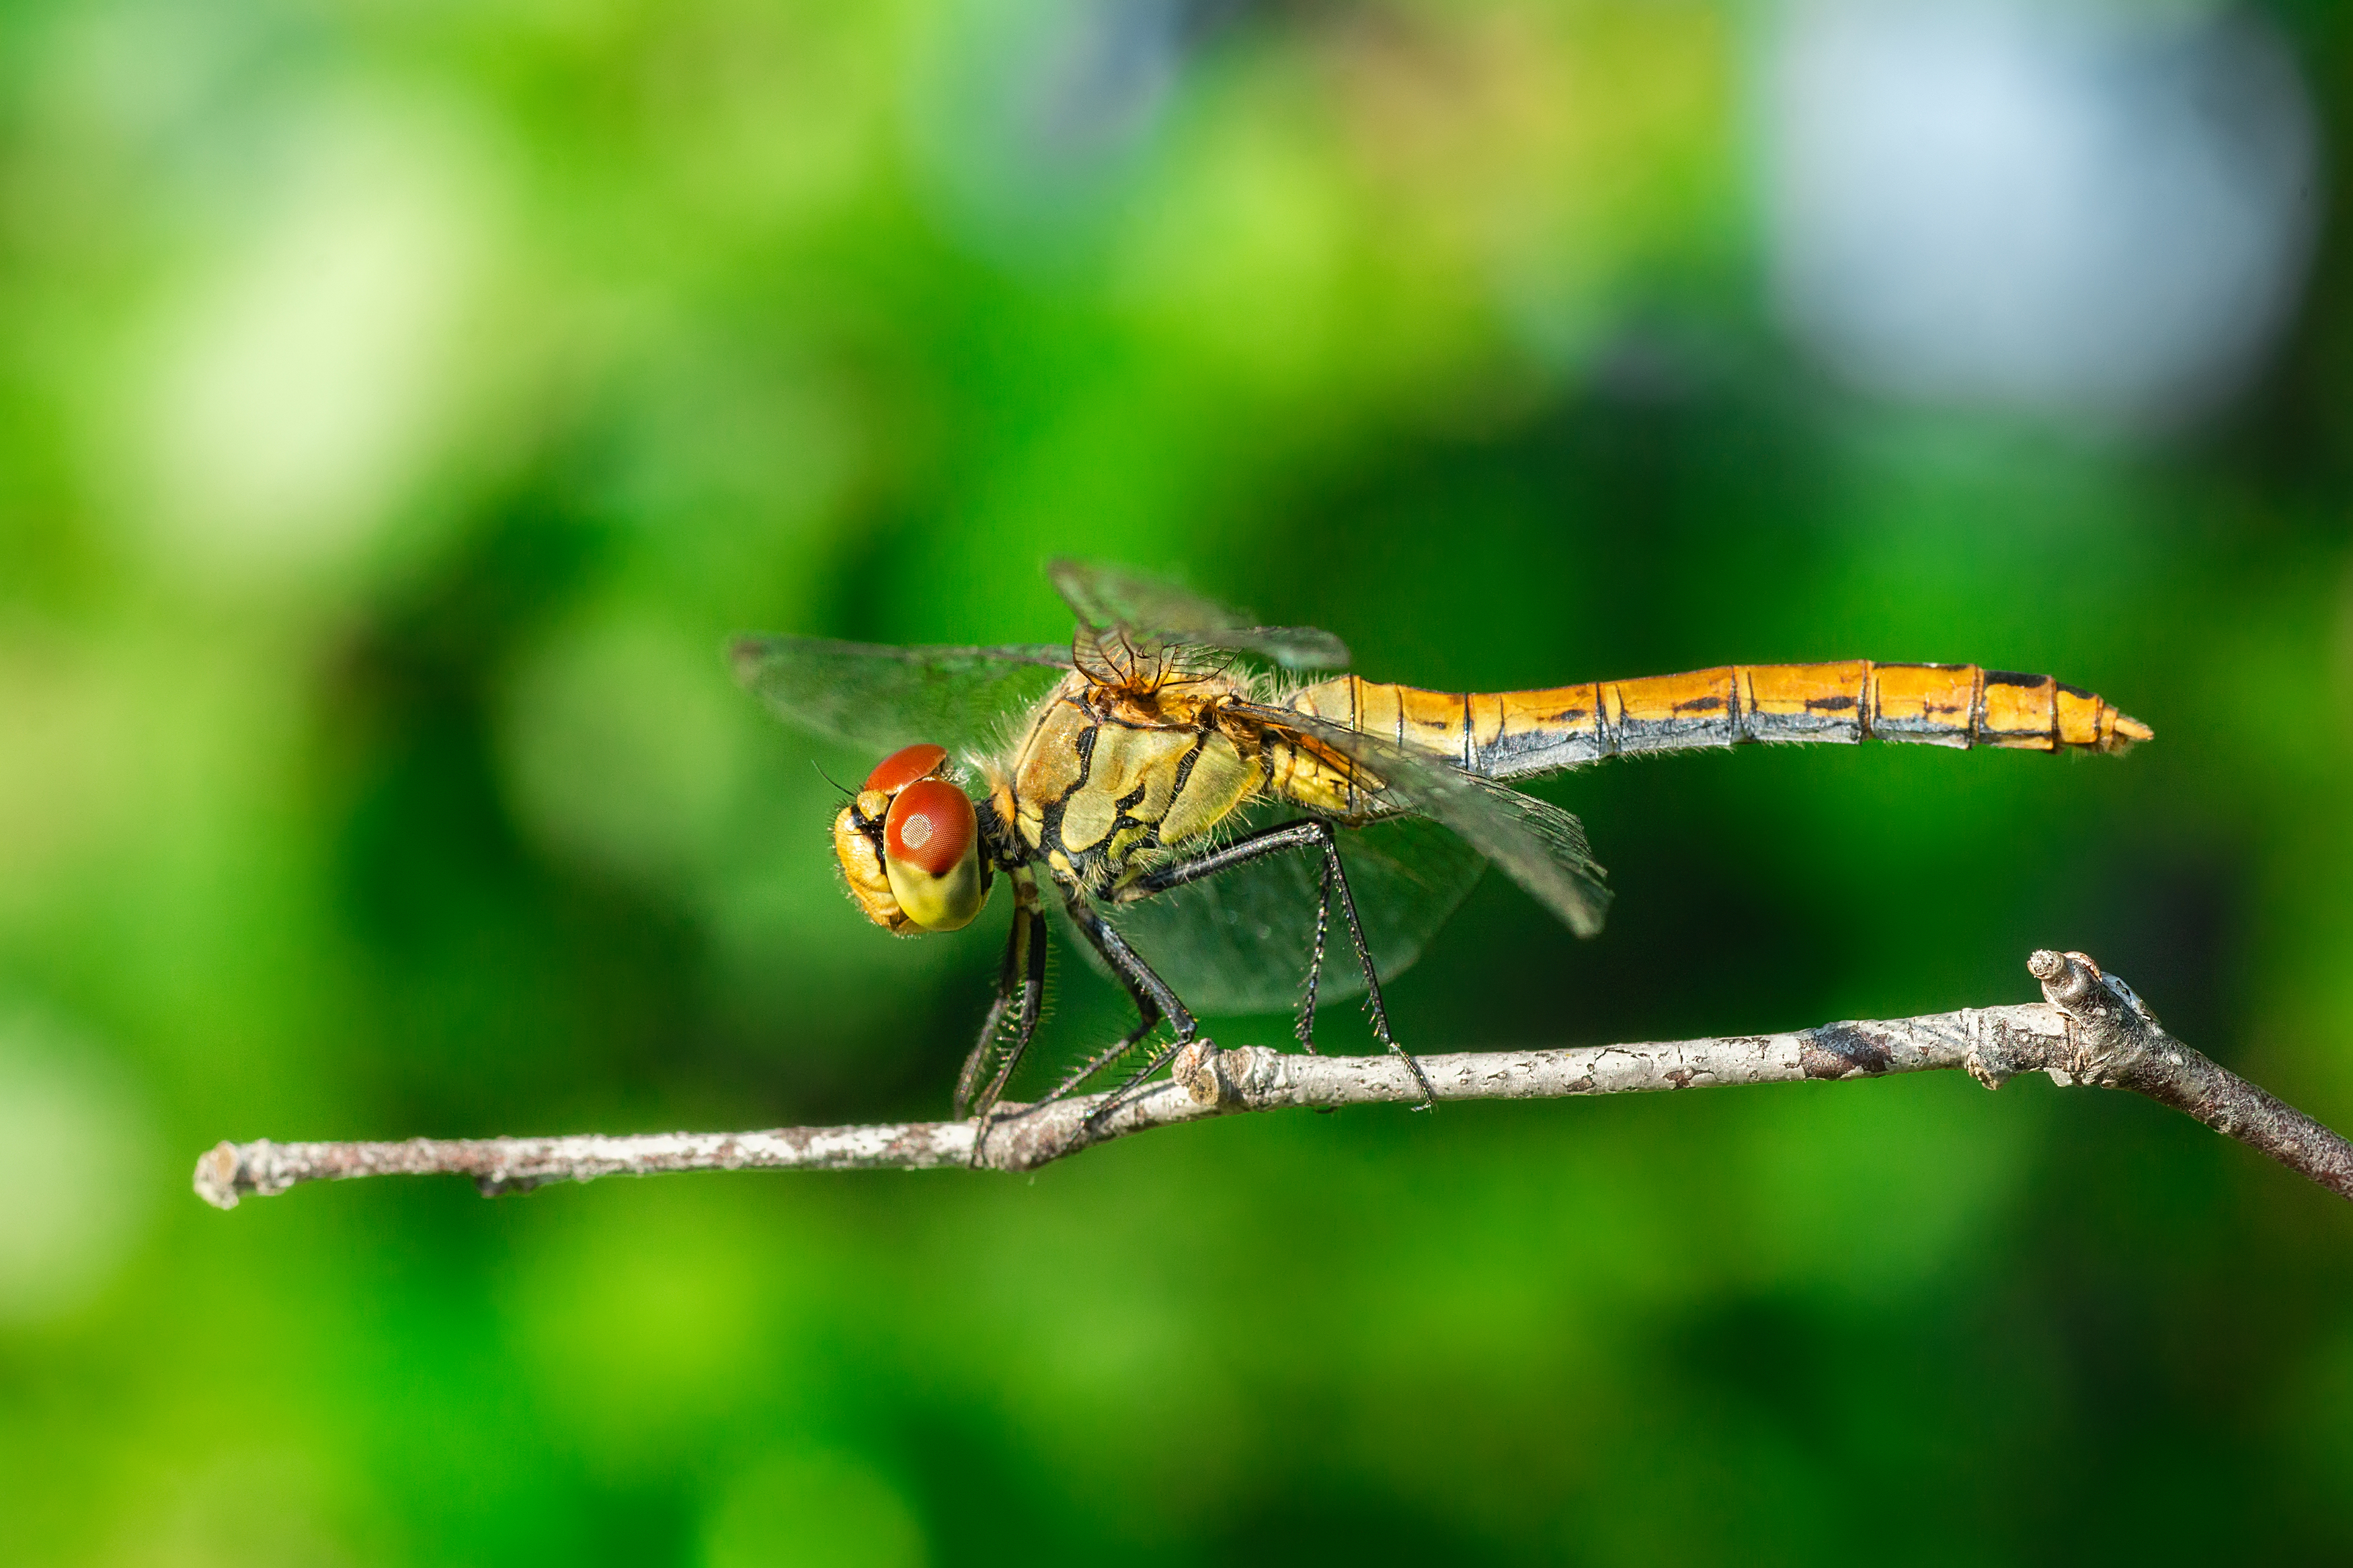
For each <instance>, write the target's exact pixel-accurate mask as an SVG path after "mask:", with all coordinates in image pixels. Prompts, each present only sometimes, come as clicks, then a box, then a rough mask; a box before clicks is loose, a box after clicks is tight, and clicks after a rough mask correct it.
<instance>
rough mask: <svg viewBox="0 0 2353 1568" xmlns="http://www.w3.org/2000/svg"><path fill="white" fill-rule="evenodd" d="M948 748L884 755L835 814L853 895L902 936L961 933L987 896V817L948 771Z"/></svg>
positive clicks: (837, 850)
mask: <svg viewBox="0 0 2353 1568" xmlns="http://www.w3.org/2000/svg"><path fill="white" fill-rule="evenodd" d="M947 761H948V753H947V748H946V747H944V746H927V745H925V746H909V747H907V748H905V749H904V750H903V751H898V752H892V753H891V755H889V756H887V757H885V758H883V759H882V762H881V765H880V766H879V767H877V768H876V769H875V770H874V771H873V772H872V773H869V774H868V775H867V777H866V787H865V788H864V789H862V790H860V791H859V792H858V796H857V798H856V799H854V800H852V801H851V802H850V803H849V805H845V806H843V807H842V808H841V813H840V815H839V816H836V817H835V818H834V819H833V852H834V854H835V855H836V856H837V857H838V858H839V859H840V861H841V872H842V875H843V876H844V877H845V878H847V879H849V897H850V899H851V900H852V901H853V902H855V903H856V904H857V905H858V907H859V909H860V910H862V911H863V912H864V913H865V915H866V918H867V919H868V920H871V921H873V922H874V923H875V924H876V925H879V926H881V927H882V928H883V929H884V930H886V931H894V932H896V933H898V934H899V935H902V936H918V935H921V934H922V933H923V932H924V931H955V930H957V929H958V928H960V927H962V926H965V925H968V924H970V923H971V921H972V918H973V916H975V915H976V914H978V913H980V906H981V905H982V904H983V903H985V902H987V899H988V868H987V865H985V864H984V863H983V861H982V859H981V855H980V820H979V817H978V816H977V814H976V813H975V812H974V810H973V806H972V802H971V800H970V799H969V798H967V797H966V796H965V793H964V791H963V790H961V789H959V788H957V787H956V785H955V783H954V782H953V781H951V780H949V779H946V778H944V777H942V776H941V770H942V769H944V768H945V767H946V766H947Z"/></svg>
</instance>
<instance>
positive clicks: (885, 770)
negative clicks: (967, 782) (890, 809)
mask: <svg viewBox="0 0 2353 1568" xmlns="http://www.w3.org/2000/svg"><path fill="white" fill-rule="evenodd" d="M947 760H948V749H947V748H946V747H945V746H934V745H928V744H923V743H920V742H919V743H917V744H915V745H913V746H902V747H901V748H900V749H899V750H897V751H895V752H892V753H891V754H890V755H889V756H887V757H885V758H883V759H882V760H881V762H880V763H877V764H876V765H875V768H874V771H873V772H872V773H868V774H867V775H866V787H867V788H868V789H879V790H881V792H882V793H883V794H884V795H889V794H890V793H891V792H892V791H893V790H899V789H904V788H905V787H906V786H907V785H909V784H913V783H914V782H915V781H916V780H917V779H919V778H922V777H923V775H924V774H925V773H930V772H931V771H932V770H933V769H934V768H935V767H938V766H939V765H940V764H941V763H944V762H946V761H947Z"/></svg>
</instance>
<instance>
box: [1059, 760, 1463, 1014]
mask: <svg viewBox="0 0 2353 1568" xmlns="http://www.w3.org/2000/svg"><path fill="white" fill-rule="evenodd" d="M1290 809H1291V808H1289V807H1287V806H1286V807H1285V808H1284V810H1285V811H1289V810H1290ZM1277 819H1278V814H1277V812H1276V811H1275V810H1274V809H1273V808H1272V807H1271V806H1261V807H1259V808H1257V811H1256V813H1255V820H1254V821H1253V822H1252V823H1250V825H1249V826H1258V825H1260V824H1262V823H1265V822H1269V821H1273V820H1277ZM1340 863H1341V864H1342V865H1343V866H1345V868H1347V872H1348V889H1349V891H1350V892H1351V893H1352V894H1354V895H1355V898H1356V912H1357V916H1358V918H1359V919H1361V920H1362V921H1364V923H1365V937H1366V941H1367V942H1369V943H1370V944H1371V946H1372V950H1373V962H1374V964H1375V966H1376V968H1377V971H1378V972H1379V973H1380V976H1381V978H1382V979H1383V980H1387V979H1388V978H1389V977H1390V976H1392V975H1396V974H1401V973H1404V972H1405V971H1406V970H1407V969H1409V968H1410V967H1412V965H1413V963H1414V962H1415V961H1416V960H1417V959H1419V957H1420V956H1421V953H1422V949H1423V948H1424V947H1425V946H1426V945H1427V944H1428V943H1429V941H1430V937H1431V936H1433V935H1435V934H1436V932H1437V931H1438V928H1439V927H1440V926H1442V925H1444V924H1445V923H1446V921H1447V919H1448V917H1449V916H1451V915H1452V914H1453V913H1454V911H1455V910H1456V908H1457V907H1458V906H1460V905H1461V902H1462V900H1463V899H1464V898H1465V897H1466V896H1468V895H1469V893H1470V891H1471V889H1472V886H1473V885H1474V884H1476V883H1477V881H1478V880H1479V874H1480V873H1481V872H1482V870H1484V869H1485V868H1486V865H1487V862H1486V860H1485V859H1484V858H1482V856H1481V855H1480V854H1479V852H1478V851H1477V850H1475V849H1473V848H1472V847H1470V846H1469V845H1467V844H1465V843H1464V842H1463V841H1462V840H1461V839H1460V838H1458V837H1455V836H1454V835H1453V834H1451V833H1449V832H1447V831H1446V830H1445V829H1444V828H1442V827H1440V826H1437V825H1436V824H1434V823H1431V822H1429V821H1425V820H1421V819H1418V818H1410V817H1401V818H1398V819H1395V820H1391V821H1387V822H1376V823H1372V824H1369V825H1368V826H1365V827H1363V828H1361V829H1356V830H1350V831H1343V832H1342V833H1341V835H1340ZM1322 870H1323V865H1322V861H1321V859H1320V858H1318V857H1317V856H1316V855H1315V854H1314V852H1312V851H1309V850H1304V849H1301V850H1293V851H1291V852H1289V853H1286V854H1282V855H1273V856H1269V857H1268V858H1266V859H1263V860H1254V861H1251V862H1250V863H1249V864H1248V865H1244V866H1240V867H1237V868H1234V869H1233V870H1230V871H1228V872H1226V873H1225V874H1224V875H1222V876H1218V877H1210V878H1208V879H1205V880H1202V881H1198V882H1194V883H1190V884H1188V885H1187V886H1185V887H1182V888H1176V889H1172V890H1170V891H1168V892H1166V893H1160V894H1157V895H1155V896H1154V897H1152V898H1149V899H1145V900H1140V901H1139V902H1136V903H1133V904H1126V905H1122V906H1120V907H1118V908H1116V909H1113V910H1107V911H1106V913H1107V914H1108V916H1109V918H1110V919H1111V921H1112V922H1113V924H1114V925H1116V926H1117V927H1118V928H1119V931H1120V933H1121V934H1122V935H1123V936H1125V937H1126V938H1127V939H1128V941H1129V942H1133V943H1134V946H1135V950H1136V952H1139V953H1141V954H1143V955H1144V960H1145V963H1149V964H1151V965H1152V967H1153V968H1154V970H1155V971H1156V972H1157V973H1159V975H1160V977H1161V978H1162V979H1163V980H1166V981H1167V982H1168V984H1170V986H1172V987H1173V988H1174V989H1175V990H1176V994H1177V995H1179V996H1181V997H1183V998H1184V999H1185V1003H1186V1005H1187V1006H1189V1007H1191V1008H1192V1009H1193V1010H1194V1011H1196V1012H1198V1013H1208V1014H1216V1013H1282V1012H1289V1011H1290V1010H1291V1009H1293V1007H1296V1006H1297V1005H1299V999H1300V994H1301V992H1302V991H1303V989H1304V987H1305V985H1306V983H1307V960H1308V954H1309V953H1310V952H1311V951H1312V950H1313V947H1314V940H1315V900H1316V892H1317V883H1318V879H1319V878H1320V876H1321V873H1322ZM1071 945H1073V946H1075V947H1076V948H1077V950H1078V951H1079V952H1083V953H1085V954H1086V955H1087V956H1088V957H1089V958H1091V959H1092V957H1093V956H1094V954H1093V950H1092V948H1090V947H1088V946H1087V944H1086V943H1084V942H1075V941H1074V942H1072V943H1071ZM1098 967H1100V965H1098ZM1364 992H1365V977H1364V972H1363V971H1362V970H1361V969H1360V968H1359V967H1358V966H1357V963H1356V953H1355V952H1353V951H1351V949H1350V948H1349V946H1348V936H1347V930H1346V928H1345V926H1344V925H1342V924H1341V921H1340V914H1339V911H1338V910H1336V909H1335V910H1334V911H1333V914H1332V926H1331V930H1330V931H1329V933H1328V934H1327V935H1326V937H1325V940H1324V978H1323V981H1322V983H1321V984H1320V985H1319V986H1318V987H1317V990H1316V995H1317V996H1318V997H1319V998H1320V999H1321V1000H1324V1001H1334V1002H1336V1001H1345V1000H1347V999H1349V998H1351V997H1355V996H1361V995H1363V994H1364Z"/></svg>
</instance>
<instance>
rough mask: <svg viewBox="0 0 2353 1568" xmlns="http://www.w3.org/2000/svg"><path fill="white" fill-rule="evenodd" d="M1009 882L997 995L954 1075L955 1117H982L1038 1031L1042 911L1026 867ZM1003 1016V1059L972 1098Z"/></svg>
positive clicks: (1042, 965) (1043, 953) (1043, 962)
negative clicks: (1007, 929) (1007, 927)
mask: <svg viewBox="0 0 2353 1568" xmlns="http://www.w3.org/2000/svg"><path fill="white" fill-rule="evenodd" d="M1012 881H1013V929H1012V931H1011V933H1010V934H1009V935H1008V937H1007V938H1006V942H1005V963H1004V966H1003V967H1002V968H1001V969H1000V970H999V971H998V972H997V1000H996V1001H995V1002H994V1003H993V1004H991V1005H990V1006H989V1009H988V1016H987V1018H985V1019H983V1020H982V1021H981V1026H980V1039H979V1042H978V1043H977V1044H976V1045H975V1046H974V1047H972V1054H971V1055H970V1056H968V1057H966V1058H965V1062H964V1071H962V1072H961V1073H959V1074H957V1075H956V1092H955V1115H956V1119H957V1120H958V1121H962V1120H963V1119H964V1118H965V1116H966V1115H967V1114H975V1115H977V1116H979V1117H980V1118H981V1120H982V1121H983V1122H986V1121H987V1119H988V1113H989V1111H990V1110H991V1109H992V1108H994V1107H995V1105H996V1104H997V1097H998V1096H1000V1095H1002V1094H1003V1093H1004V1092H1005V1085H1006V1081H1007V1080H1008V1079H1010V1078H1011V1077H1012V1076H1013V1069H1014V1068H1017V1067H1018V1066H1020V1064H1021V1058H1022V1057H1023V1055H1024V1054H1025V1053H1027V1052H1028V1050H1029V1041H1030V1039H1031V1037H1034V1036H1035V1035H1036V1034H1037V1032H1038V1011H1039V1005H1040V1004H1041V1002H1042V1000H1043V998H1044V995H1045V991H1046V914H1045V910H1042V909H1041V908H1039V902H1038V880H1037V879H1036V878H1035V877H1034V876H1032V875H1031V874H1030V872H1029V868H1028V867H1026V866H1024V867H1020V868H1017V869H1015V870H1014V871H1013V873H1012ZM1008 1016H1010V1017H1011V1020H1012V1039H1011V1040H1010V1041H1009V1042H1008V1043H1007V1045H1006V1050H1005V1059H1004V1060H1003V1061H1002V1062H1001V1063H999V1064H998V1067H997V1071H996V1073H995V1074H994V1075H992V1076H991V1078H990V1079H989V1081H988V1086H987V1089H985V1090H983V1091H982V1092H981V1094H980V1096H979V1098H978V1100H977V1102H976V1100H975V1098H974V1094H973V1091H974V1089H975V1088H976V1087H977V1085H978V1084H979V1080H980V1075H981V1072H982V1070H983V1069H984V1068H986V1067H987V1064H988V1059H989V1057H990V1054H991V1053H992V1052H993V1051H994V1050H995V1049H996V1047H997V1044H998V1042H999V1041H1000V1040H1001V1039H1002V1038H1003V1037H1004V1035H1005V1030H1006V1026H1007V1019H1008ZM983 1131H984V1132H986V1131H987V1129H986V1127H984V1128H983ZM973 1147H974V1148H975V1150H977V1149H978V1148H979V1147H980V1140H979V1139H977V1138H976V1139H975V1140H974V1141H973Z"/></svg>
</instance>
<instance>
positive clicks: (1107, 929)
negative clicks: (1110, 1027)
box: [1064, 889, 1201, 1137]
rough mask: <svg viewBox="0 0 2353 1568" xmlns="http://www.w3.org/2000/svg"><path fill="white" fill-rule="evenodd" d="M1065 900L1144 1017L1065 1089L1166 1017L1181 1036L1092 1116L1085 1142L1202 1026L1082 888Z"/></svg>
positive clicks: (1067, 892)
mask: <svg viewBox="0 0 2353 1568" xmlns="http://www.w3.org/2000/svg"><path fill="white" fill-rule="evenodd" d="M1064 896H1065V899H1066V900H1067V903H1068V907H1069V909H1070V911H1071V923H1072V924H1074V925H1076V926H1077V927H1078V928H1079V934H1080V935H1082V936H1083V937H1085V938H1086V939H1087V942H1089V943H1090V944H1091V945H1092V947H1093V948H1094V950H1095V951H1096V952H1099V953H1101V954H1102V955H1103V962H1104V963H1107V964H1109V965H1111V972H1112V973H1113V974H1115V975H1117V976H1118V977H1119V980H1120V984H1122V985H1124V986H1125V987H1126V989H1127V994H1128V995H1129V996H1130V997H1132V998H1134V1002H1135V1010H1136V1015H1137V1018H1138V1022H1137V1025H1136V1026H1135V1027H1134V1029H1131V1030H1130V1031H1128V1033H1127V1034H1126V1035H1124V1036H1123V1037H1121V1038H1120V1040H1119V1042H1118V1044H1117V1045H1115V1046H1113V1047H1111V1048H1110V1049H1109V1050H1106V1051H1103V1052H1101V1053H1099V1054H1098V1055H1097V1057H1096V1058H1095V1059H1094V1061H1092V1062H1091V1063H1090V1064H1088V1066H1087V1068H1085V1069H1084V1070H1083V1071H1082V1072H1081V1073H1079V1074H1077V1075H1075V1076H1074V1077H1073V1078H1072V1079H1071V1080H1069V1082H1068V1083H1067V1084H1066V1085H1065V1088H1066V1089H1068V1088H1073V1087H1076V1085H1077V1084H1079V1083H1082V1082H1083V1081H1085V1079H1087V1078H1089V1077H1092V1075H1093V1074H1094V1073H1096V1072H1098V1071H1100V1070H1102V1068H1105V1067H1108V1066H1110V1065H1111V1064H1112V1063H1113V1062H1114V1061H1116V1060H1118V1059H1119V1058H1120V1057H1121V1056H1124V1055H1125V1054H1126V1053H1127V1052H1128V1051H1129V1050H1131V1049H1133V1048H1134V1046H1135V1045H1136V1043H1137V1042H1139V1041H1141V1040H1143V1039H1144V1038H1145V1037H1146V1036H1148V1035H1150V1034H1151V1033H1152V1031H1153V1030H1154V1029H1155V1027H1157V1026H1159V1023H1160V1020H1161V1019H1162V1018H1163V1017H1166V1019H1167V1020H1168V1022H1169V1024H1170V1025H1171V1026H1172V1027H1173V1028H1174V1030H1175V1036H1174V1037H1173V1038H1172V1039H1170V1041H1169V1042H1168V1044H1166V1046H1164V1047H1161V1048H1160V1049H1159V1050H1158V1051H1155V1053H1153V1056H1152V1059H1151V1060H1149V1061H1147V1062H1145V1064H1144V1066H1143V1067H1141V1068H1138V1069H1137V1070H1136V1071H1134V1072H1133V1073H1130V1074H1129V1075H1128V1076H1127V1077H1126V1079H1124V1080H1122V1081H1121V1083H1120V1084H1119V1086H1118V1087H1117V1088H1115V1089H1113V1090H1112V1091H1111V1093H1110V1094H1109V1095H1107V1096H1106V1097H1105V1098H1104V1100H1103V1103H1102V1104H1101V1105H1099V1106H1097V1107H1095V1109H1094V1110H1092V1111H1090V1112H1089V1113H1088V1115H1087V1119H1086V1121H1085V1122H1084V1123H1083V1124H1082V1128H1081V1135H1082V1137H1088V1136H1092V1134H1093V1133H1094V1132H1095V1131H1098V1130H1099V1129H1100V1128H1101V1127H1102V1126H1103V1122H1104V1121H1106V1120H1108V1119H1109V1118H1110V1116H1111V1114H1112V1113H1113V1111H1115V1110H1118V1109H1119V1108H1120V1107H1121V1106H1123V1105H1125V1104H1126V1103H1127V1102H1128V1101H1129V1100H1133V1099H1134V1097H1135V1091H1136V1090H1137V1089H1140V1088H1142V1087H1143V1086H1144V1084H1145V1082H1146V1081H1147V1080H1148V1079H1150V1078H1151V1077H1152V1075H1153V1074H1154V1073H1156V1072H1158V1071H1159V1070H1160V1069H1161V1068H1165V1067H1166V1066H1167V1065H1168V1064H1169V1063H1170V1062H1171V1061H1173V1060H1174V1059H1176V1053H1177V1052H1178V1051H1181V1050H1183V1049H1184V1048H1185V1047H1187V1046H1189V1045H1191V1044H1192V1043H1193V1037H1195V1036H1196V1035H1198V1034H1199V1033H1200V1028H1201V1026H1200V1025H1199V1024H1198V1022H1197V1021H1196V1020H1195V1019H1194V1017H1193V1013H1192V1009H1190V1008H1188V1007H1187V1006H1186V1005H1185V1004H1184V1003H1183V1002H1181V1001H1179V1000H1177V997H1176V993H1175V992H1174V991H1171V990H1170V989H1169V988H1168V985H1167V983H1166V981H1164V980H1162V979H1161V978H1160V976H1158V975H1157V974H1155V973H1153V972H1152V966H1151V965H1149V964H1147V963H1145V962H1144V960H1143V959H1141V958H1139V957H1137V956H1136V952H1135V950H1134V948H1132V947H1130V946H1128V945H1127V939H1126V938H1125V937H1123V936H1121V935H1120V934H1119V932H1118V931H1114V930H1113V929H1112V927H1111V926H1109V925H1108V924H1106V923H1105V922H1104V921H1103V917H1102V916H1101V915H1099V914H1097V913H1096V912H1095V910H1094V907H1093V906H1092V904H1090V903H1088V902H1087V900H1086V896H1085V895H1084V894H1083V893H1081V892H1080V891H1078V890H1077V889H1064Z"/></svg>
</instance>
